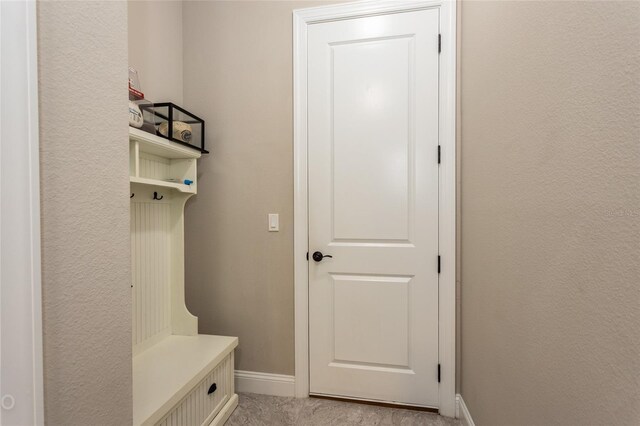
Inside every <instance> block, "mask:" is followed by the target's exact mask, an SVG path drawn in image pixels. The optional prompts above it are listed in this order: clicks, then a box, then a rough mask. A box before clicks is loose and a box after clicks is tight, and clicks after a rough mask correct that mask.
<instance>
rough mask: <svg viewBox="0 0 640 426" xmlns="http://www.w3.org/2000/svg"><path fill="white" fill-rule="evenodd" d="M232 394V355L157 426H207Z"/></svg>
mask: <svg viewBox="0 0 640 426" xmlns="http://www.w3.org/2000/svg"><path fill="white" fill-rule="evenodd" d="M214 389H215V390H214ZM209 392H211V393H209ZM233 393H234V386H233V351H232V352H231V353H230V354H229V355H227V357H226V358H224V359H223V360H222V361H221V362H220V364H218V365H217V366H216V367H215V368H214V369H213V370H212V371H211V372H210V373H209V374H207V376H206V377H205V378H204V379H202V380H201V381H200V383H198V384H197V385H196V386H195V387H194V388H193V390H191V392H189V393H188V394H187V395H186V396H185V397H184V398H183V399H182V400H181V401H180V402H179V403H178V404H176V406H175V407H173V408H172V409H171V410H170V411H169V413H168V414H167V415H166V416H164V418H163V419H162V420H161V421H160V422H158V423H156V425H157V426H202V425H209V424H210V423H211V422H212V421H213V420H214V418H215V417H216V415H217V414H218V413H219V412H220V410H221V409H222V407H223V406H224V405H225V404H226V403H227V401H229V398H231V397H232V395H233Z"/></svg>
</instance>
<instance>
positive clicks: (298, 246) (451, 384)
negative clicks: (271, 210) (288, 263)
mask: <svg viewBox="0 0 640 426" xmlns="http://www.w3.org/2000/svg"><path fill="white" fill-rule="evenodd" d="M429 8H438V9H439V10H440V34H441V35H442V52H441V54H440V70H439V78H440V89H439V96H440V105H439V138H440V146H441V154H442V157H441V158H442V161H441V163H440V169H439V179H440V181H439V190H438V192H439V213H438V217H439V232H438V234H439V237H438V244H439V247H440V256H441V257H442V265H441V272H440V276H439V282H438V289H439V291H438V294H439V301H438V305H439V312H438V357H439V360H440V365H441V381H440V386H439V394H440V397H439V407H438V408H439V411H440V414H441V415H443V416H448V417H454V416H455V407H456V394H455V365H456V363H455V354H456V352H455V311H456V306H455V303H456V298H455V284H456V281H455V278H456V275H455V272H456V268H455V264H456V262H455V259H456V142H455V141H456V139H455V132H456V126H455V123H456V3H455V1H451V0H392V1H388V0H384V1H360V2H355V3H345V4H338V5H331V6H321V7H315V8H308V9H300V10H294V12H293V92H294V100H293V103H294V108H293V111H294V113H293V114H294V117H293V123H294V124H293V140H294V143H293V145H294V155H293V156H294V164H293V169H294V244H293V245H294V294H295V296H294V297H295V298H294V305H295V394H296V397H298V398H304V397H308V396H309V273H308V267H309V263H308V261H307V258H306V255H307V249H308V242H309V238H308V237H309V235H308V227H309V223H308V180H307V143H308V141H307V30H308V26H309V25H311V24H314V23H319V22H328V21H335V20H341V19H348V18H356V17H364V16H371V15H381V14H388V13H399V12H408V11H414V10H422V9H429ZM434 368H436V366H434Z"/></svg>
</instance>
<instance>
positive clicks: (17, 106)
mask: <svg viewBox="0 0 640 426" xmlns="http://www.w3.org/2000/svg"><path fill="white" fill-rule="evenodd" d="M36 25H37V23H36V2H35V0H22V1H17V2H4V1H3V2H1V4H0V40H1V45H2V48H1V50H2V53H1V55H0V57H1V61H0V64H1V65H0V80H1V81H2V86H1V87H0V91H2V94H1V96H0V99H1V100H2V102H1V106H0V112H1V114H0V135H1V136H0V164H1V165H2V166H1V168H2V176H1V177H0V183H1V189H0V206H1V207H2V208H1V210H0V221H1V223H2V230H3V231H4V233H2V235H0V238H1V241H2V246H3V247H4V248H5V250H2V247H0V276H1V278H0V290H1V292H0V294H1V295H2V297H7V298H8V301H9V302H8V303H6V302H5V304H3V306H2V315H1V319H0V321H3V322H4V321H8V323H9V324H10V325H9V326H7V324H3V327H2V332H3V333H2V339H1V341H0V347H3V348H4V349H3V351H2V352H0V353H1V354H4V357H3V358H2V359H0V364H1V367H0V371H2V386H1V395H0V406H1V407H0V410H1V411H0V424H4V423H6V424H33V425H42V424H44V396H43V372H42V370H43V366H42V302H41V276H40V269H41V268H40V174H39V170H40V151H39V142H38V132H39V129H38V50H37V29H36ZM1 179H5V180H4V181H3V180H1ZM7 248H8V250H7ZM0 356H1V355H0Z"/></svg>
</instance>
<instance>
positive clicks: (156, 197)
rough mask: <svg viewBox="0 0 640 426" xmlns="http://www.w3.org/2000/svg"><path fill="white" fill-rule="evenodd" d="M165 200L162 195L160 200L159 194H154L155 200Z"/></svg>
mask: <svg viewBox="0 0 640 426" xmlns="http://www.w3.org/2000/svg"><path fill="white" fill-rule="evenodd" d="M163 198H164V195H161V196H160V198H158V193H157V192H154V193H153V199H154V200H162V199H163Z"/></svg>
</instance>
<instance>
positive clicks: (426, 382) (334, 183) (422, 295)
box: [308, 9, 439, 407]
mask: <svg viewBox="0 0 640 426" xmlns="http://www.w3.org/2000/svg"><path fill="white" fill-rule="evenodd" d="M438 13H439V12H438V10H437V9H428V10H421V11H414V12H406V13H397V14H390V15H382V16H373V17H366V18H357V19H347V20H341V21H334V22H327V23H319V24H312V25H310V27H309V32H308V141H309V142H308V143H309V151H308V156H309V157H308V164H309V169H308V170H309V172H308V173H309V175H308V179H309V339H310V340H309V345H310V347H309V350H310V360H309V361H310V392H311V393H312V394H322V395H331V396H340V397H348V398H361V399H369V400H379V401H389V402H396V403H402V404H412V405H420V406H433V407H436V406H438ZM314 252H321V253H323V254H324V255H331V256H333V257H331V258H329V257H325V258H324V259H323V260H321V261H316V260H314V259H313V255H314ZM316 258H318V255H317V254H316Z"/></svg>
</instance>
